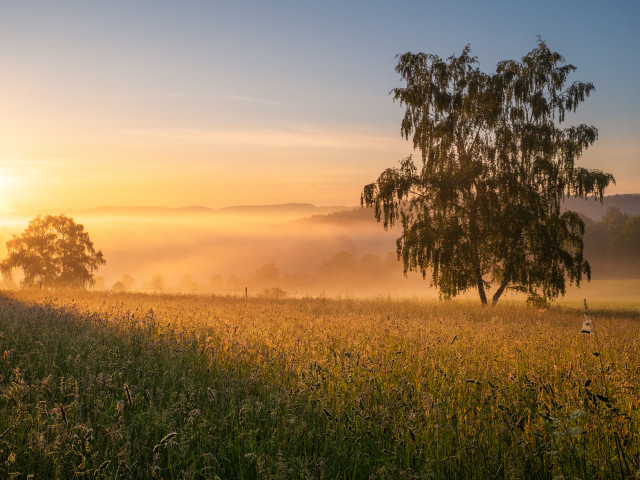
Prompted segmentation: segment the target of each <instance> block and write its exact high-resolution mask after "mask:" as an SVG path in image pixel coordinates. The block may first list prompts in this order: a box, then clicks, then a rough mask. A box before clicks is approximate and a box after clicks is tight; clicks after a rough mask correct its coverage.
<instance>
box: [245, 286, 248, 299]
mask: <svg viewBox="0 0 640 480" xmlns="http://www.w3.org/2000/svg"><path fill="white" fill-rule="evenodd" d="M244 298H249V292H248V291H247V287H244Z"/></svg>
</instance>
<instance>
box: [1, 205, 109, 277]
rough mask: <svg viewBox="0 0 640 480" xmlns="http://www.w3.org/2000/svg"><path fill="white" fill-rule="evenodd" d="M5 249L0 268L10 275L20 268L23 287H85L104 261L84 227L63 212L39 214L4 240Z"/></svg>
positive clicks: (6, 274)
mask: <svg viewBox="0 0 640 480" xmlns="http://www.w3.org/2000/svg"><path fill="white" fill-rule="evenodd" d="M7 251H8V256H7V258H6V259H5V260H4V261H3V262H2V263H1V264H0V268H1V269H2V272H3V274H4V275H5V276H7V277H9V278H11V276H12V271H13V269H15V268H20V269H22V271H23V273H24V279H23V280H22V285H24V286H40V287H41V288H42V287H45V288H51V287H54V288H56V287H58V288H60V287H62V288H70V287H79V288H86V287H88V286H91V285H92V284H93V281H94V275H93V272H94V271H96V270H97V269H98V267H99V266H100V265H104V264H105V260H104V257H103V255H102V252H101V251H100V250H98V251H96V250H95V249H94V248H93V243H92V242H91V240H90V239H89V234H88V233H87V232H86V231H85V230H84V226H83V225H80V224H77V223H75V222H74V221H73V219H72V218H70V217H67V216H65V215H46V216H40V215H38V216H37V217H35V218H34V219H32V220H31V221H30V222H29V226H28V227H27V229H26V230H25V231H24V232H22V234H21V235H20V236H16V235H14V236H13V238H12V239H11V240H9V241H8V242H7Z"/></svg>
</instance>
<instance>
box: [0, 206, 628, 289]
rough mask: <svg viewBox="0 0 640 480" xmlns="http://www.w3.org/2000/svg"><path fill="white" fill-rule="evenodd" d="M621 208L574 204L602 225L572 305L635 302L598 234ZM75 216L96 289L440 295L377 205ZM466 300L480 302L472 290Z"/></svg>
mask: <svg viewBox="0 0 640 480" xmlns="http://www.w3.org/2000/svg"><path fill="white" fill-rule="evenodd" d="M627 197H634V196H627ZM612 200H613V201H612ZM631 200H634V198H631ZM625 202H626V203H625ZM618 204H620V205H622V207H623V208H626V209H629V208H631V211H632V212H635V210H633V209H634V208H635V203H634V202H630V201H629V198H626V199H624V198H623V199H620V198H615V197H613V198H609V199H608V200H607V202H606V204H605V205H604V206H602V205H600V203H599V202H597V203H596V202H589V203H582V204H580V203H575V202H573V203H571V204H570V206H571V208H573V209H577V210H579V209H580V208H582V209H584V210H586V211H587V212H588V213H592V211H593V212H597V211H599V210H596V209H597V208H599V209H600V210H602V212H603V213H601V217H600V218H598V221H595V220H593V221H592V220H589V219H588V218H587V232H586V235H585V244H586V247H585V248H586V256H587V259H588V260H589V261H590V262H591V264H592V270H593V272H592V282H591V283H588V282H586V281H585V282H583V283H582V286H581V288H580V289H577V288H575V286H574V287H570V288H569V290H568V293H567V297H566V299H568V300H575V301H578V300H580V299H581V298H582V296H584V295H588V296H590V297H591V298H596V297H597V298H602V299H603V300H604V299H606V298H610V297H611V296H615V297H616V298H618V299H623V300H624V299H629V300H632V299H633V298H635V297H637V292H638V291H640V283H639V281H637V280H634V279H635V278H638V277H640V274H636V272H639V271H640V261H638V260H639V259H637V258H634V257H633V255H632V254H625V255H626V256H625V257H623V258H614V257H612V256H611V254H610V252H609V253H608V252H606V251H605V250H604V246H603V245H604V244H605V243H606V242H605V240H603V238H601V237H603V236H606V235H607V228H610V225H609V224H608V223H606V221H605V220H606V219H607V218H609V223H611V224H616V225H617V224H619V225H623V226H625V228H626V230H629V228H630V227H628V226H626V225H627V224H629V225H634V223H633V220H634V219H635V218H637V217H634V216H629V215H628V214H626V213H623V212H620V211H618V213H619V215H618V214H615V215H613V216H612V214H611V212H609V214H607V213H606V209H605V207H607V206H614V207H617V206H618ZM627 204H628V205H627ZM68 213H69V215H72V216H73V217H74V218H75V219H76V221H78V222H79V223H82V224H83V225H84V226H85V229H86V230H87V231H88V232H89V234H90V236H91V239H92V240H93V242H94V245H95V247H96V248H98V249H101V250H102V252H103V253H104V255H105V258H106V259H107V263H106V265H104V266H103V267H101V268H100V270H99V271H98V273H97V279H96V285H95V288H96V289H99V290H102V289H114V290H139V291H143V292H144V291H146V292H159V291H179V292H184V293H211V292H213V293H216V294H223V295H226V294H230V295H243V294H244V289H245V287H247V289H248V292H249V294H252V295H255V294H263V295H264V294H267V295H275V296H278V295H285V294H290V295H297V296H306V295H308V296H321V295H343V296H354V295H355V296H363V295H367V296H377V295H400V296H404V295H418V296H428V297H437V292H436V291H435V290H434V289H432V288H431V287H430V285H429V283H430V282H429V278H427V279H426V280H424V279H422V277H421V275H419V274H417V273H415V272H409V273H408V275H407V276H405V275H404V274H403V268H402V263H401V262H399V261H398V260H397V258H396V254H395V248H396V246H395V241H396V239H397V237H398V236H399V235H400V233H401V232H400V230H399V229H398V228H394V229H391V230H389V231H385V230H384V229H383V228H382V225H381V224H380V223H378V222H376V221H375V218H374V215H373V212H372V211H371V210H370V209H361V208H359V207H344V206H335V207H316V206H313V205H309V204H285V205H271V206H247V207H230V208H226V209H219V210H213V209H209V208H205V207H186V208H161V207H132V208H126V207H120V208H114V207H102V208H94V209H86V210H76V211H70V212H68ZM614 213H615V212H614ZM607 215H609V216H607ZM625 215H627V216H626V217H625ZM594 216H596V215H594ZM603 218H604V220H603ZM625 219H626V220H625ZM629 219H631V221H630V220H629ZM28 220H29V217H12V218H8V219H5V221H4V223H3V224H2V227H1V228H0V249H1V250H2V252H0V253H1V254H2V255H4V254H5V251H4V249H5V242H6V241H7V240H8V239H9V238H10V237H11V234H16V233H19V232H21V231H22V230H23V229H24V228H25V227H26V225H27V223H28ZM625 221H626V223H624V222H625ZM616 222H617V223H616ZM622 230H624V229H622ZM609 236H612V237H615V235H613V234H611V235H609ZM614 240H615V239H614ZM629 241H631V242H632V241H633V238H628V239H627V243H628V242H629ZM620 242H622V241H621V240H619V239H618V243H619V244H620ZM614 243H615V242H614ZM622 243H624V242H622ZM621 248H622V247H620V246H617V247H616V248H615V250H616V251H621ZM616 282H617V283H616ZM466 296H467V297H469V298H472V299H475V292H470V293H468V294H467V295H466Z"/></svg>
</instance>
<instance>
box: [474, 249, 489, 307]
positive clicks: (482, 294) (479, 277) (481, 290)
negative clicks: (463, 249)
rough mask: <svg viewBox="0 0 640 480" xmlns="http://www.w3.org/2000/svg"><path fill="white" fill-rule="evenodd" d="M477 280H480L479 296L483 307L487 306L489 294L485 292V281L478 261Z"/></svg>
mask: <svg viewBox="0 0 640 480" xmlns="http://www.w3.org/2000/svg"><path fill="white" fill-rule="evenodd" d="M476 279H477V280H478V294H479V295H480V301H481V302H482V305H486V304H487V294H486V293H485V291H484V281H483V280H482V272H481V271H480V262H479V261H477V260H476Z"/></svg>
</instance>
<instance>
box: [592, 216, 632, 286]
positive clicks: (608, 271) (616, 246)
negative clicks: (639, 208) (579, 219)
mask: <svg viewBox="0 0 640 480" xmlns="http://www.w3.org/2000/svg"><path fill="white" fill-rule="evenodd" d="M584 222H585V234H584V249H585V257H586V258H588V259H589V262H590V263H591V269H592V271H593V276H594V278H596V279H599V278H612V277H613V278H619V277H639V276H640V215H633V216H632V215H629V214H627V213H623V212H621V211H620V209H619V208H617V207H610V208H609V209H608V210H607V211H606V213H605V214H604V216H603V217H602V220H600V221H594V220H592V219H590V218H588V217H584Z"/></svg>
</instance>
